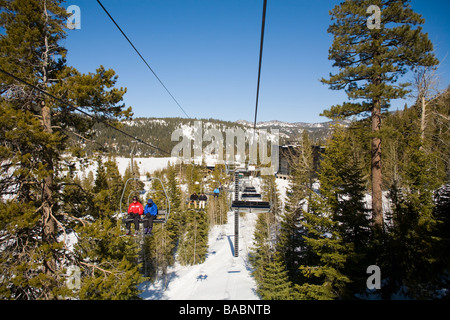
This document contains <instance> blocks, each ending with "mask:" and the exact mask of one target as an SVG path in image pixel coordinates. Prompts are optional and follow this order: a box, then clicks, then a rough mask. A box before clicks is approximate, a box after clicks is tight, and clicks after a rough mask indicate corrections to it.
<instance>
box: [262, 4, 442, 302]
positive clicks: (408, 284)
mask: <svg viewBox="0 0 450 320" xmlns="http://www.w3.org/2000/svg"><path fill="white" fill-rule="evenodd" d="M375 3H377V2H375ZM371 4H373V3H372V2H370V1H369V2H365V1H346V2H344V3H341V4H340V5H337V6H336V7H335V8H334V9H333V10H332V11H331V12H330V14H331V15H332V17H333V21H334V22H333V24H332V25H331V26H330V28H329V30H328V31H329V32H330V33H331V34H333V35H334V42H333V45H332V47H331V49H330V59H331V60H334V62H335V63H334V66H335V67H338V68H339V73H337V74H335V75H331V76H330V79H328V80H326V79H323V80H322V81H323V82H324V83H327V84H329V85H330V87H331V89H336V90H345V91H346V93H347V94H348V96H349V99H350V101H351V102H346V103H343V104H342V105H336V106H333V107H331V108H330V109H329V110H326V111H325V112H324V115H326V116H328V117H330V118H332V119H346V118H351V117H353V119H354V120H353V121H352V123H351V124H350V125H349V127H348V128H343V127H341V126H335V127H334V132H333V134H332V136H330V137H329V138H328V139H327V141H326V143H325V144H324V145H325V152H324V154H323V159H322V160H321V163H320V167H319V170H318V179H317V181H315V182H316V183H311V176H314V173H315V172H314V170H313V167H312V164H311V162H310V161H309V160H308V159H310V157H311V155H310V151H309V150H310V148H308V147H306V146H308V138H307V137H306V136H304V137H303V139H302V143H301V144H302V148H301V152H299V153H298V154H297V155H293V157H292V160H291V165H292V166H293V170H292V178H291V183H290V189H289V190H288V193H287V196H288V199H287V201H286V204H285V208H284V211H283V212H282V213H281V214H279V213H277V212H272V213H271V214H272V215H274V217H272V218H270V219H268V218H263V217H260V220H259V221H258V226H257V233H256V236H255V239H256V246H255V252H254V259H255V261H254V265H255V268H256V270H255V278H256V280H257V282H258V290H259V293H260V295H261V297H262V298H266V299H307V300H309V299H356V298H362V299H365V298H368V297H372V298H373V297H378V298H384V299H390V298H395V297H398V296H400V297H403V298H418V299H430V298H431V299H433V298H439V299H442V298H444V299H448V297H449V296H448V291H446V290H445V288H446V287H448V282H449V280H448V272H449V270H450V269H449V267H450V265H449V260H448V254H447V252H448V250H449V243H450V242H449V239H450V234H449V225H448V222H449V220H448V217H449V215H448V212H449V211H448V195H449V191H448V190H449V184H448V179H449V173H450V171H449V166H448V159H449V158H450V157H449V156H450V154H449V148H448V141H449V136H448V134H449V112H450V101H449V94H450V89H447V90H445V91H443V92H440V93H438V94H435V95H434V96H433V97H430V94H429V91H427V88H429V82H427V81H428V80H429V78H427V77H426V76H425V77H424V74H425V75H426V72H429V71H430V70H433V66H434V65H436V63H437V60H436V58H435V57H434V55H433V54H432V50H433V49H432V48H433V47H432V44H431V42H430V41H429V40H428V37H427V35H426V34H423V33H422V32H421V27H420V24H422V23H424V20H423V19H422V18H421V16H420V15H418V14H417V13H415V12H413V11H412V10H411V7H410V5H409V3H408V1H394V2H387V1H379V2H378V3H377V4H378V5H379V7H380V8H381V11H382V14H383V15H382V16H383V19H382V24H381V27H380V28H375V29H371V28H367V26H366V23H365V22H366V20H367V16H366V15H365V10H366V9H367V8H368V6H369V5H371ZM390 22H394V24H390V25H389V24H388V23H390ZM417 25H419V27H417V28H415V29H414V28H413V26H417ZM393 39H395V40H393ZM407 70H413V72H414V73H415V74H416V79H419V81H416V90H415V94H416V98H417V102H416V103H415V105H413V106H411V107H409V108H408V107H406V106H405V108H404V110H399V111H396V112H394V113H390V112H389V111H388V107H389V100H390V99H393V98H399V97H404V96H405V95H406V94H407V93H408V92H410V91H411V89H408V85H407V84H396V82H397V80H398V78H399V76H401V75H403V74H405V73H406V72H407ZM358 100H359V101H363V102H354V101H358ZM355 116H356V117H355ZM381 146H383V147H382V148H381ZM445 210H446V212H447V213H444V212H445ZM269 230H279V231H278V232H275V233H273V232H269ZM273 243H276V245H275V246H274V245H273ZM269 244H270V245H269ZM371 265H376V266H378V267H379V268H380V270H381V274H382V279H381V289H380V290H374V289H372V290H369V289H368V288H367V283H366V281H367V278H368V276H369V275H368V274H367V273H366V271H367V268H368V267H369V266H371ZM274 271H275V272H276V274H274Z"/></svg>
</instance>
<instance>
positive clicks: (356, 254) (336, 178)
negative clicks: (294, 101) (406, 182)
mask: <svg viewBox="0 0 450 320" xmlns="http://www.w3.org/2000/svg"><path fill="white" fill-rule="evenodd" d="M350 134H351V131H350V130H346V129H344V128H343V127H341V126H339V125H336V126H335V127H334V133H333V135H332V137H330V139H329V140H328V141H327V144H326V150H325V154H324V157H323V159H322V161H321V162H320V173H319V181H320V190H319V191H320V196H321V198H322V200H321V201H322V202H324V205H325V208H326V210H327V211H326V212H327V214H328V215H329V218H330V219H331V221H332V222H333V223H334V224H335V225H334V230H335V231H336V232H337V233H338V234H339V237H342V241H343V244H345V245H349V246H350V247H351V251H350V250H349V251H348V256H347V257H346V263H345V264H344V268H343V269H342V273H343V274H345V275H346V276H347V277H348V278H350V279H352V284H351V289H349V291H350V292H351V293H354V292H357V291H358V290H362V289H365V287H366V283H365V280H366V278H365V277H364V275H361V270H364V269H365V268H367V266H368V265H370V264H373V263H375V261H376V260H374V258H375V257H371V258H372V260H370V259H369V257H367V254H368V247H370V243H371V242H370V241H371V240H372V238H371V235H372V234H371V232H370V219H369V212H368V210H367V209H366V207H365V202H364V196H365V183H364V180H363V174H362V172H363V169H362V161H361V159H360V158H359V156H358V153H357V152H355V150H356V149H357V147H356V146H355V143H356V141H355V138H354V137H352V136H351V135H350ZM342 294H343V293H342Z"/></svg>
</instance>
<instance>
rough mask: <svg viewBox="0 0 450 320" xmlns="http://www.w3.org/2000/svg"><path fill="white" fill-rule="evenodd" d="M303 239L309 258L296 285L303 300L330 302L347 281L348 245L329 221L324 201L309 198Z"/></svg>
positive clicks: (325, 201) (305, 213) (329, 215)
mask: <svg viewBox="0 0 450 320" xmlns="http://www.w3.org/2000/svg"><path fill="white" fill-rule="evenodd" d="M303 215H304V216H305V221H304V222H303V225H304V226H305V228H306V230H307V234H306V235H305V236H304V239H305V243H306V250H307V251H308V252H309V259H308V260H304V261H303V263H302V264H301V265H300V268H299V269H300V271H301V273H302V276H303V279H302V281H301V282H299V283H298V284H296V286H295V287H296V291H297V292H298V295H299V298H300V299H302V300H311V299H312V300H330V299H336V298H340V297H342V296H343V294H344V291H345V287H346V285H347V283H349V282H350V279H349V278H348V277H347V276H346V275H345V274H344V273H343V270H344V267H345V264H346V262H347V259H348V257H349V250H350V248H349V246H348V245H346V244H345V243H344V241H343V237H342V235H341V234H340V233H339V231H338V223H337V222H334V221H333V219H332V218H331V214H330V208H329V206H328V204H327V199H325V198H320V197H319V196H317V195H315V194H314V195H313V196H312V201H311V213H309V212H306V211H303Z"/></svg>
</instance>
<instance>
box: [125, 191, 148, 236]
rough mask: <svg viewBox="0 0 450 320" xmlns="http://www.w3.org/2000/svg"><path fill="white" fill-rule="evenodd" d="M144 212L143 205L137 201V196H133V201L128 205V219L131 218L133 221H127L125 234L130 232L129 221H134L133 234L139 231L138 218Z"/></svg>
mask: <svg viewBox="0 0 450 320" xmlns="http://www.w3.org/2000/svg"><path fill="white" fill-rule="evenodd" d="M143 212H144V207H143V206H142V204H140V203H139V202H138V199H137V197H133V202H132V203H130V205H129V206H128V219H133V221H129V222H127V225H126V228H127V235H129V234H130V233H131V231H130V229H131V222H133V223H134V234H135V235H136V234H137V232H138V231H139V220H140V219H141V215H142V213H143Z"/></svg>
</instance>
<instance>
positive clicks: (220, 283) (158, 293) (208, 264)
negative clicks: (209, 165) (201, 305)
mask: <svg viewBox="0 0 450 320" xmlns="http://www.w3.org/2000/svg"><path fill="white" fill-rule="evenodd" d="M256 219H257V214H256V213H245V215H244V216H241V217H240V219H239V227H240V228H239V257H234V212H232V211H230V212H228V223H227V224H226V225H219V226H214V227H213V228H212V229H211V230H210V232H209V248H208V254H207V257H206V260H205V262H204V263H202V264H197V265H193V266H181V265H179V264H178V263H176V264H175V266H174V267H171V268H169V270H168V273H167V276H166V278H165V279H160V280H158V281H157V282H155V283H144V284H143V285H142V288H141V289H143V290H144V292H143V293H142V294H141V298H143V299H149V300H158V299H161V300H256V299H259V298H258V296H257V295H256V293H255V289H256V283H255V280H254V278H253V277H252V276H251V271H252V269H251V265H250V263H249V261H248V259H249V257H248V253H249V250H250V249H251V247H252V245H253V232H254V229H255V224H256Z"/></svg>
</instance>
